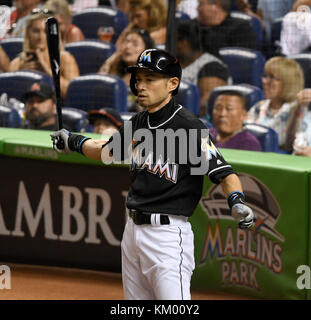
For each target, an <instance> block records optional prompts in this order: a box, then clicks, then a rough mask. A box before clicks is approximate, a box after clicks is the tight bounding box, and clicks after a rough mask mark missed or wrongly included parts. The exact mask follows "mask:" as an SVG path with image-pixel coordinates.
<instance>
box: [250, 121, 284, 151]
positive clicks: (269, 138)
mask: <svg viewBox="0 0 311 320" xmlns="http://www.w3.org/2000/svg"><path fill="white" fill-rule="evenodd" d="M244 128H245V129H246V130H248V131H249V132H251V133H252V134H253V135H254V136H256V137H257V139H258V140H259V142H260V144H261V147H262V151H264V152H278V148H279V146H278V145H279V141H278V134H277V133H276V131H274V130H273V129H271V128H268V127H266V126H262V125H260V124H256V123H245V124H244Z"/></svg>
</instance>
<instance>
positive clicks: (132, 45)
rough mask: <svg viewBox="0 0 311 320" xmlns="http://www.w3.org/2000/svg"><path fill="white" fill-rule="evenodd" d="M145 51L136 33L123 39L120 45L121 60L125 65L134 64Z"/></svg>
mask: <svg viewBox="0 0 311 320" xmlns="http://www.w3.org/2000/svg"><path fill="white" fill-rule="evenodd" d="M145 49H146V48H145V43H144V41H143V39H142V38H141V37H140V36H139V35H138V34H137V33H131V34H129V35H127V36H126V37H125V39H124V43H123V45H122V60H123V61H124V62H125V63H126V64H127V65H133V64H135V63H136V61H137V58H138V56H139V55H140V53H141V52H142V51H144V50H145Z"/></svg>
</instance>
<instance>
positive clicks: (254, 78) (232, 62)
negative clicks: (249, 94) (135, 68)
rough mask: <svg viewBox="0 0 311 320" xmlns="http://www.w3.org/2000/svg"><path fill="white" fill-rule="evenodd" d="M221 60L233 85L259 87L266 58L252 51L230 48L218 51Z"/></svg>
mask: <svg viewBox="0 0 311 320" xmlns="http://www.w3.org/2000/svg"><path fill="white" fill-rule="evenodd" d="M219 54H220V56H221V58H222V60H223V61H224V62H225V63H226V64H227V66H228V68H229V71H230V73H231V76H232V78H233V83H234V84H238V83H248V84H252V85H254V86H257V87H261V75H262V74H263V72H264V66H265V62H266V58H265V57H264V55H263V54H262V53H261V52H259V51H257V50H252V49H246V48H239V47H230V48H222V49H220V50H219Z"/></svg>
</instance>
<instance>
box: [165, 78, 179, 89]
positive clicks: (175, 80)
mask: <svg viewBox="0 0 311 320" xmlns="http://www.w3.org/2000/svg"><path fill="white" fill-rule="evenodd" d="M178 85H179V79H178V78H177V77H173V78H169V80H168V82H167V88H168V91H169V92H173V91H174V90H175V89H176V88H177V87H178Z"/></svg>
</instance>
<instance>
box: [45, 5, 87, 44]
mask: <svg viewBox="0 0 311 320" xmlns="http://www.w3.org/2000/svg"><path fill="white" fill-rule="evenodd" d="M45 8H46V9H48V10H49V11H50V12H53V14H54V17H55V18H56V19H57V21H58V26H59V31H60V33H61V36H62V41H63V44H66V43H70V42H74V41H82V40H84V35H83V33H82V31H81V29H80V28H78V27H77V26H75V25H74V24H72V23H71V22H72V16H71V11H70V9H69V6H68V3H67V1H66V0H49V1H48V2H47V3H46V5H45Z"/></svg>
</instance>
